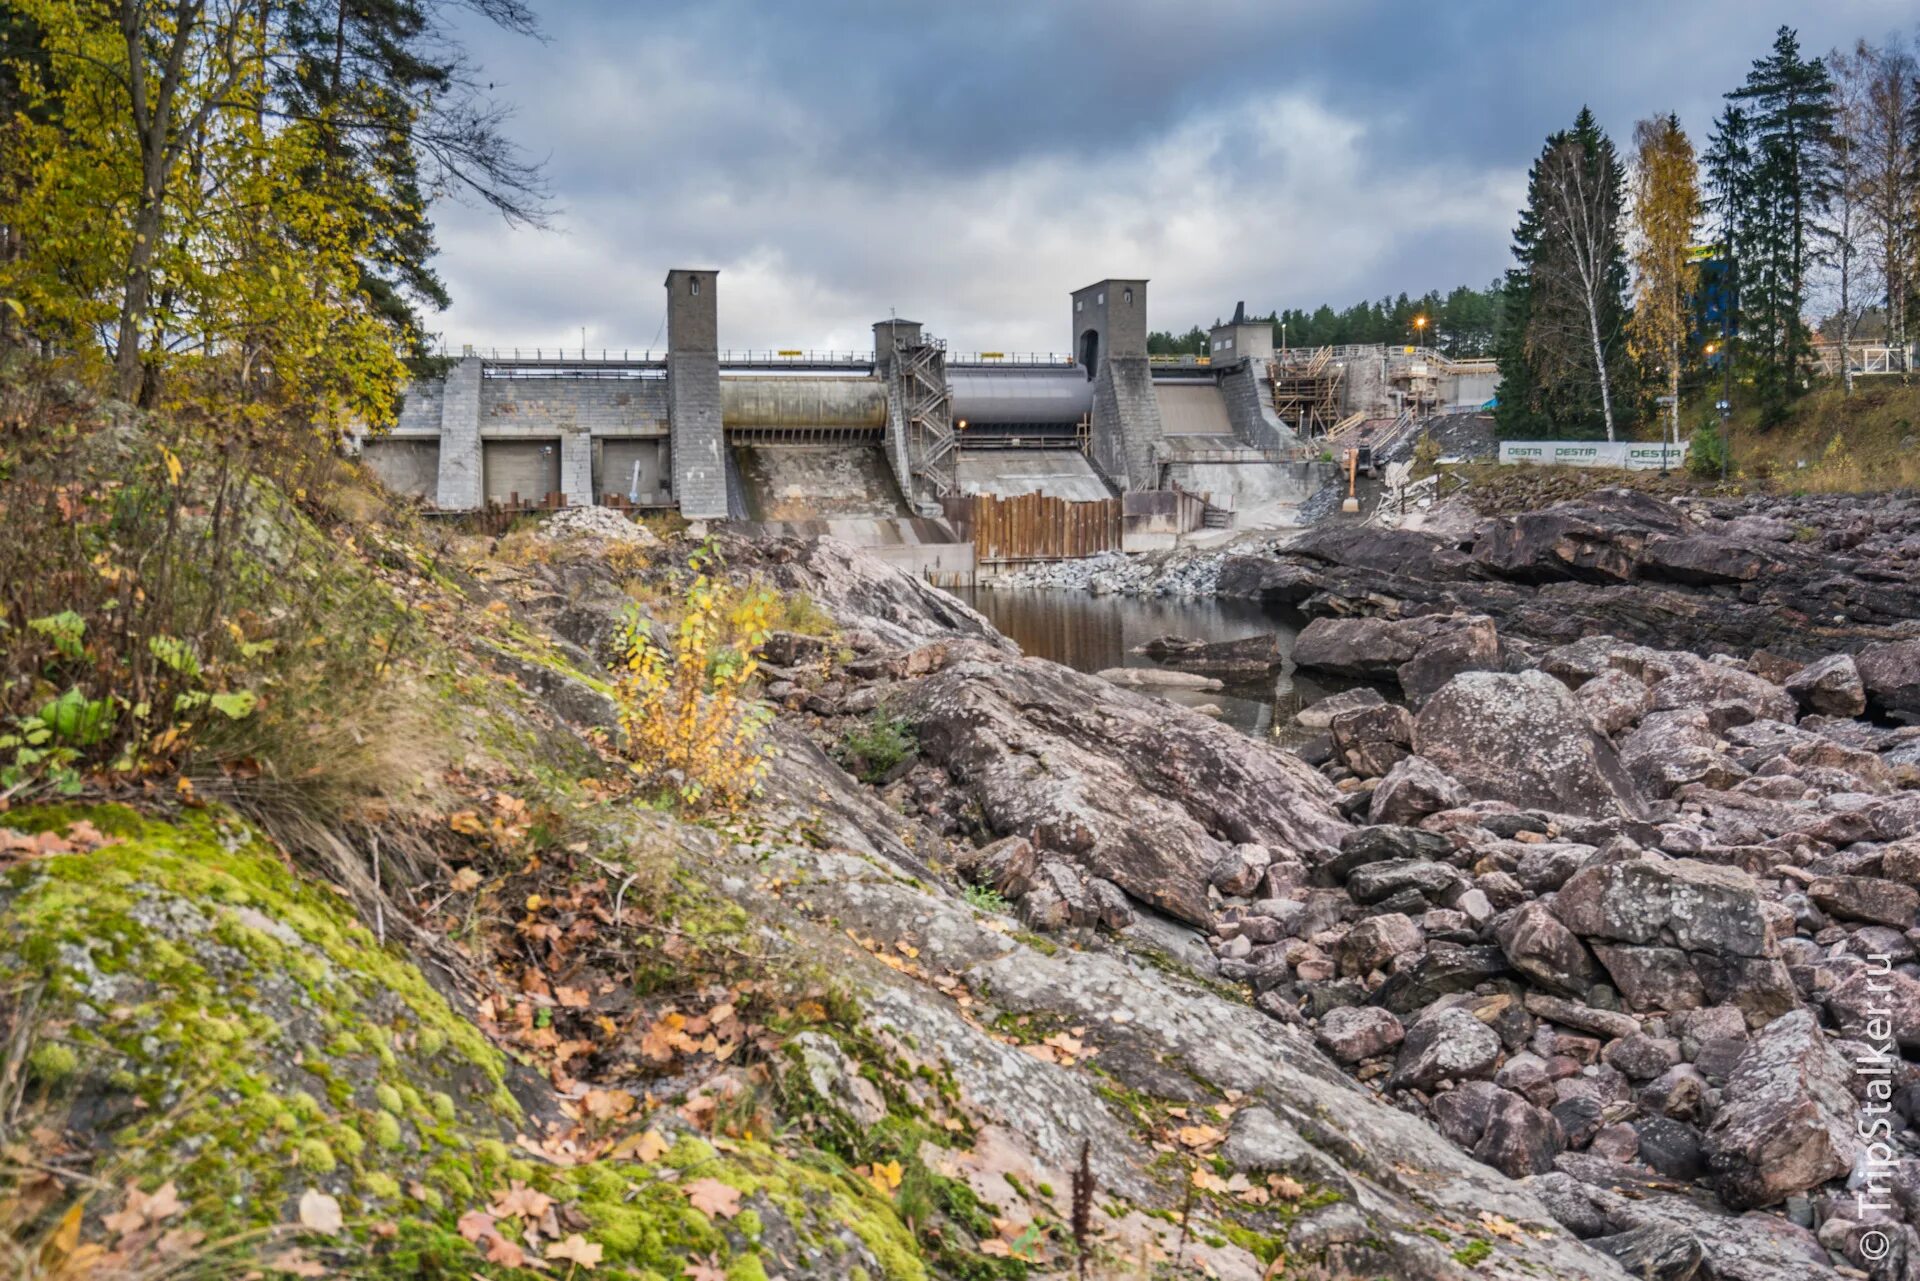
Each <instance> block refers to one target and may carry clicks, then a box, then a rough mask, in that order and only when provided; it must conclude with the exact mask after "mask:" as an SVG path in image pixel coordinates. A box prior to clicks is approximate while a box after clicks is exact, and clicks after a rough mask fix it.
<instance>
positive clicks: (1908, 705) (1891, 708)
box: [1853, 639, 1920, 716]
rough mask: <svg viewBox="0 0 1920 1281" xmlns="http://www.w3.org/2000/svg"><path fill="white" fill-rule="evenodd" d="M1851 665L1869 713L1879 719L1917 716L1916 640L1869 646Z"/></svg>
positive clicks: (1919, 654) (1919, 661) (1919, 664)
mask: <svg viewBox="0 0 1920 1281" xmlns="http://www.w3.org/2000/svg"><path fill="white" fill-rule="evenodd" d="M1853 662H1854V668H1855V669H1856V670H1857V671H1858V672H1859V673H1860V684H1861V686H1862V688H1864V689H1865V691H1866V697H1867V709H1868V710H1869V711H1871V712H1873V713H1875V714H1876V715H1880V716H1891V715H1894V714H1897V713H1898V714H1905V715H1907V716H1914V715H1916V714H1920V639H1915V640H1899V641H1888V642H1886V643H1884V644H1880V645H1869V646H1867V647H1866V648H1865V649H1863V650H1861V651H1860V652H1859V654H1857V655H1855V656H1854V660H1853Z"/></svg>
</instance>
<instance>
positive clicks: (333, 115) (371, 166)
mask: <svg viewBox="0 0 1920 1281" xmlns="http://www.w3.org/2000/svg"><path fill="white" fill-rule="evenodd" d="M452 3H453V0H291V3H287V4H284V5H283V6H281V15H282V16H281V31H282V40H283V47H284V48H285V49H286V50H287V55H286V56H285V57H284V58H283V59H282V61H281V63H280V65H279V67H278V73H279V74H278V85H277V88H278V90H279V96H280V98H281V100H282V104H283V109H284V110H285V112H286V113H287V114H288V115H290V116H292V117H294V118H298V119H309V120H316V121H319V122H321V123H322V124H323V126H324V128H325V129H326V134H327V139H328V145H327V147H326V152H325V156H324V158H323V160H322V161H321V162H320V164H319V165H317V166H316V172H315V173H314V174H313V175H312V177H313V181H314V182H316V183H327V184H329V185H330V186H332V187H333V188H335V189H342V190H354V189H358V190H363V191H372V192H375V193H377V196H378V199H376V200H374V201H372V202H369V203H367V204H365V205H364V206H362V210H361V212H362V215H363V216H364V217H365V219H366V220H367V224H368V225H367V243H368V244H369V246H370V249H371V252H369V253H367V254H365V255H364V256H363V257H362V258H361V282H362V288H363V289H364V290H365V291H366V293H367V295H368V297H369V298H370V299H371V300H372V302H373V304H374V306H375V307H376V308H377V309H378V311H379V313H380V314H381V315H382V316H383V317H385V318H386V320H387V322H388V323H389V324H390V325H391V326H392V327H393V329H394V330H395V331H396V333H397V335H398V337H399V338H400V340H401V342H402V344H403V346H404V347H405V348H406V349H408V350H410V351H411V352H413V353H414V354H416V355H417V354H420V353H421V352H423V351H424V349H425V345H426V335H425V332H424V327H423V325H422V322H421V319H420V314H419V312H420V309H421V308H422V307H426V308H431V309H434V310H438V309H441V308H444V307H445V306H446V304H447V295H446V290H445V287H444V286H443V285H442V284H441V282H440V279H439V277H438V275H437V274H436V273H435V272H434V270H433V268H432V266H431V265H430V259H431V258H432V257H433V255H434V253H435V251H436V246H435V242H434V236H433V225H432V223H431V221H430V220H429V219H428V217H427V205H428V203H429V201H430V200H432V199H433V198H435V197H437V196H442V195H449V194H451V195H468V196H471V197H474V198H476V199H477V200H479V201H480V202H481V203H483V204H486V205H488V206H490V207H492V208H493V209H495V210H497V211H498V212H500V213H501V214H502V215H503V216H505V217H506V218H507V220H508V221H509V222H519V221H531V222H539V221H540V220H541V219H542V217H543V214H544V209H543V194H544V193H543V191H542V188H541V184H540V178H539V174H538V172H537V170H536V168H534V167H533V166H531V165H529V164H527V163H526V162H525V161H523V160H522V159H521V158H520V157H519V156H518V154H517V153H516V152H515V150H514V149H513V147H512V145H511V144H510V143H508V142H507V140H506V138H505V136H504V134H503V132H502V129H501V126H502V125H503V124H504V122H505V115H504V113H503V112H502V111H501V110H500V109H499V108H498V107H497V106H495V105H494V104H492V103H491V102H490V101H488V100H487V98H486V97H485V94H484V92H483V91H482V90H481V89H480V87H479V86H478V85H476V84H474V83H472V82H471V81H470V79H469V71H470V68H469V66H468V64H467V63H466V61H465V59H464V56H463V55H462V53H461V51H460V48H459V46H458V45H457V44H456V43H454V42H453V41H451V40H450V39H449V31H448V29H447V27H446V18H445V14H444V13H443V10H444V9H445V8H447V7H448V6H449V5H450V4H452ZM458 7H460V8H463V9H471V10H473V11H475V12H478V13H479V14H480V15H481V16H483V17H485V18H488V19H490V20H492V21H493V22H495V23H497V24H498V25H500V26H502V27H504V28H506V29H508V30H512V31H517V32H521V33H524V34H532V33H533V32H534V29H535V28H534V23H533V19H532V16H531V13H530V11H529V10H527V8H526V7H525V6H524V5H523V4H521V3H520V0H478V2H477V3H472V4H462V5H460V6H458Z"/></svg>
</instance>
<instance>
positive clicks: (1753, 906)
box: [1553, 858, 1773, 957]
mask: <svg viewBox="0 0 1920 1281" xmlns="http://www.w3.org/2000/svg"><path fill="white" fill-rule="evenodd" d="M1553 913H1554V915H1555V916H1558V917H1559V918H1560V919H1561V921H1562V922H1564V923H1565V924H1566V926H1567V928H1568V929H1570V930H1572V931H1573V932H1574V933H1575V934H1578V935H1579V936H1580V937H1581V938H1595V939H1606V940H1610V941H1613V942H1619V943H1641V944H1659V945H1663V946H1670V947H1678V948H1682V949H1684V950H1686V951H1689V952H1713V953H1720V954H1723V955H1726V956H1739V957H1764V956H1767V955H1769V954H1770V952H1771V950H1772V946H1771V945H1772V942H1773V933H1772V931H1771V929H1770V928H1769V927H1768V925H1767V918H1766V915H1765V913H1764V912H1762V911H1761V907H1760V892H1759V888H1758V887H1757V886H1756V885H1755V884H1754V880H1753V878H1752V877H1751V876H1749V875H1747V874H1746V873H1745V872H1743V871H1741V870H1740V869H1738V868H1734V867H1721V866H1718V865H1716V864H1711V863H1701V862H1697V861H1696V860H1694V859H1686V858H1676V859H1658V860H1656V859H1636V860H1633V861H1631V862H1625V863H1600V864H1595V865H1594V866H1591V867H1586V868H1582V869H1581V870H1580V871H1579V872H1576V873H1575V874H1574V875H1573V877H1572V878H1571V879H1570V880H1568V881H1567V883H1566V884H1565V885H1563V886H1561V887H1560V892H1559V893H1558V894H1556V895H1555V896H1554V900H1553Z"/></svg>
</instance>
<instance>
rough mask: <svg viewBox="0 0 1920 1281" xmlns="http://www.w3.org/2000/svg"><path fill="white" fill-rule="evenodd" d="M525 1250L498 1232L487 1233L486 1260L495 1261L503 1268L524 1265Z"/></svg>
mask: <svg viewBox="0 0 1920 1281" xmlns="http://www.w3.org/2000/svg"><path fill="white" fill-rule="evenodd" d="M526 1261H527V1252H526V1251H525V1250H522V1249H521V1248H520V1247H519V1246H518V1245H515V1244H514V1243H513V1242H511V1241H509V1240H507V1239H506V1238H505V1237H503V1236H501V1235H500V1234H499V1233H498V1232H490V1233H488V1234H487V1262H488V1263H497V1264H499V1265H500V1266H501V1267H503V1268H518V1267H522V1266H524V1265H525V1263H526Z"/></svg>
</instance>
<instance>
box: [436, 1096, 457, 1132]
mask: <svg viewBox="0 0 1920 1281" xmlns="http://www.w3.org/2000/svg"><path fill="white" fill-rule="evenodd" d="M458 1115H459V1113H458V1112H457V1111H456V1110H455V1108H454V1106H453V1096H452V1095H451V1094H448V1093H447V1092H446V1091H445V1090H436V1091H434V1095H433V1119H434V1120H436V1121H442V1122H445V1123H447V1124H452V1123H453V1120H454V1118H455V1117H457V1116H458Z"/></svg>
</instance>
